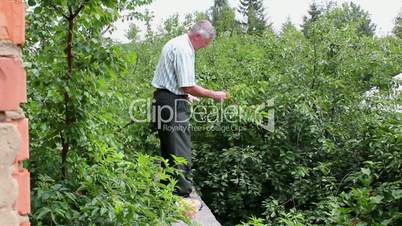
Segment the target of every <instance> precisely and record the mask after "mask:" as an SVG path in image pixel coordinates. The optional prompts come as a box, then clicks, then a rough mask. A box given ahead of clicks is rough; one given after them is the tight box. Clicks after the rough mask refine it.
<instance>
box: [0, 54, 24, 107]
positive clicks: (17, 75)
mask: <svg viewBox="0 0 402 226" xmlns="http://www.w3.org/2000/svg"><path fill="white" fill-rule="evenodd" d="M0 100H1V101H0V111H6V110H18V109H19V104H20V103H25V102H26V100H27V95H26V77H25V71H24V69H23V67H22V63H21V60H20V59H19V58H5V57H0Z"/></svg>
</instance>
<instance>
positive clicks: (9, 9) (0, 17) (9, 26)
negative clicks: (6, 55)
mask: <svg viewBox="0 0 402 226" xmlns="http://www.w3.org/2000/svg"><path fill="white" fill-rule="evenodd" d="M0 40H10V41H13V42H14V43H16V44H21V45H22V44H23V43H24V41H25V5H24V1H23V0H1V1H0Z"/></svg>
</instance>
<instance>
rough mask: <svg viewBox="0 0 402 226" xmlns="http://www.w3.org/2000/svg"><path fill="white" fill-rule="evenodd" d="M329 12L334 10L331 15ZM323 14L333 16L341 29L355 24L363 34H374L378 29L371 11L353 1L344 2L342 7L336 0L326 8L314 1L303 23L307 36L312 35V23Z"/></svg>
mask: <svg viewBox="0 0 402 226" xmlns="http://www.w3.org/2000/svg"><path fill="white" fill-rule="evenodd" d="M333 10H335V12H333ZM329 12H332V13H330V14H331V15H329ZM322 16H326V17H327V16H330V17H332V18H333V20H332V21H333V23H334V25H335V26H336V27H338V28H339V29H341V28H343V27H345V26H354V27H355V28H356V30H357V31H358V32H359V33H360V34H361V35H367V36H373V35H374V32H375V29H376V26H375V24H374V23H373V22H372V21H371V18H370V15H369V13H368V12H367V11H365V10H363V9H362V8H361V7H360V6H359V5H357V4H355V3H353V2H351V3H343V4H342V6H341V7H337V5H336V3H335V2H329V3H328V4H327V6H326V7H325V8H324V7H319V6H318V5H317V4H316V3H313V4H311V5H310V10H309V16H305V17H304V22H303V24H302V29H303V33H304V35H305V36H306V37H309V36H311V34H309V33H310V31H309V30H310V29H311V26H312V24H314V22H315V21H317V20H318V19H319V18H320V17H322Z"/></svg>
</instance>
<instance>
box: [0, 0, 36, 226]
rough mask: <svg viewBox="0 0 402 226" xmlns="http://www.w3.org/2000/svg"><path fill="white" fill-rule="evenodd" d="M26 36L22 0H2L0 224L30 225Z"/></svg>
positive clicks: (0, 18)
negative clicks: (24, 107)
mask: <svg viewBox="0 0 402 226" xmlns="http://www.w3.org/2000/svg"><path fill="white" fill-rule="evenodd" d="M24 40H25V4H24V1H23V0H0V226H14V225H23V226H28V225H30V223H29V218H28V214H29V212H30V211H31V210H30V204H31V203H30V178H29V172H28V170H27V169H24V168H23V161H24V160H27V159H28V157H29V137H28V119H27V118H25V115H24V112H23V111H22V110H21V108H20V104H21V103H25V102H26V99H27V97H26V77H25V71H24V68H23V64H22V59H21V49H20V48H21V46H22V45H23V43H24Z"/></svg>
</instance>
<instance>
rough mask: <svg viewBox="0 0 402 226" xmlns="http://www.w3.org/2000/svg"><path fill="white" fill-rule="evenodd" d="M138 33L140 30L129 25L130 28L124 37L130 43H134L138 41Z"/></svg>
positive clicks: (133, 25) (135, 26)
mask: <svg viewBox="0 0 402 226" xmlns="http://www.w3.org/2000/svg"><path fill="white" fill-rule="evenodd" d="M140 32H141V30H140V28H139V27H138V26H137V25H135V24H130V27H129V29H128V32H127V34H126V36H127V38H128V39H129V40H130V41H132V42H135V41H137V40H138V34H139V33H140Z"/></svg>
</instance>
